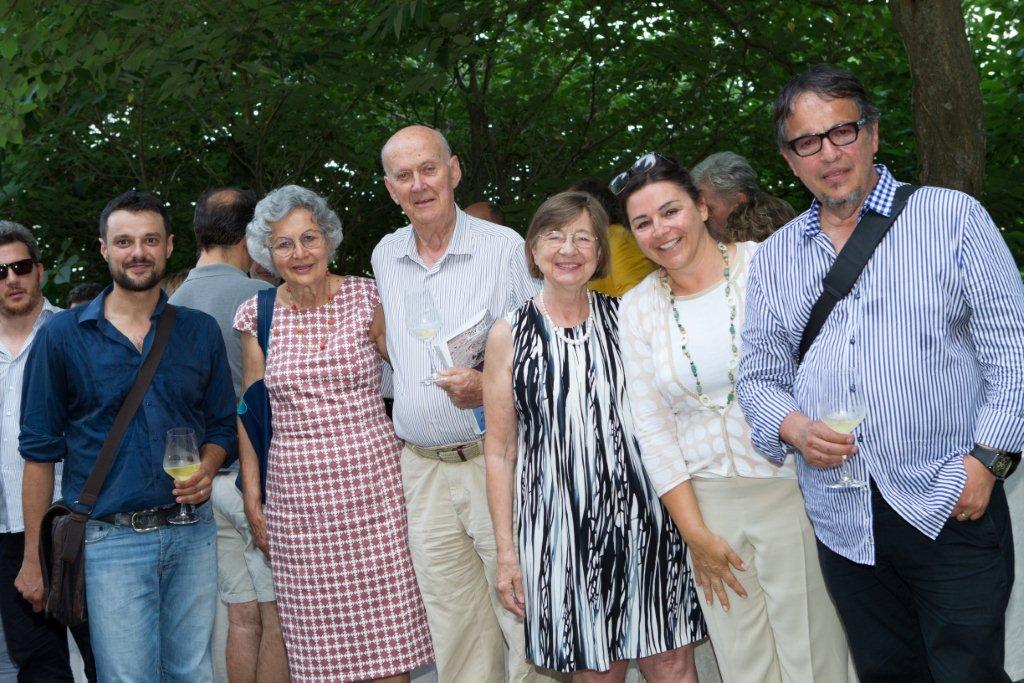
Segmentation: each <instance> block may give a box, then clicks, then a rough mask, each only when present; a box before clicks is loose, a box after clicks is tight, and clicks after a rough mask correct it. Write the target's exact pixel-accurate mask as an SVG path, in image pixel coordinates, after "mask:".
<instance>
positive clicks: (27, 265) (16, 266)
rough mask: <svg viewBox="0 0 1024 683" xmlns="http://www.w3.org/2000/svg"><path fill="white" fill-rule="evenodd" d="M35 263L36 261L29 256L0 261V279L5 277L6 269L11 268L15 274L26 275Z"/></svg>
mask: <svg viewBox="0 0 1024 683" xmlns="http://www.w3.org/2000/svg"><path fill="white" fill-rule="evenodd" d="M35 265H36V262H35V261H33V260H32V259H30V258H23V259H21V260H20V261H14V262H13V263H0V280H6V279H7V270H8V269H10V270H13V271H14V274H15V275H28V274H29V273H31V272H32V268H33V267H34V266H35Z"/></svg>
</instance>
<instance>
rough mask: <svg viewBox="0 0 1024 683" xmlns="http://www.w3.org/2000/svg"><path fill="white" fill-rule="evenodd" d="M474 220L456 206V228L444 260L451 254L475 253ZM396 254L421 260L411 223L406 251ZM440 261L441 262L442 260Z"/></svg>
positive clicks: (399, 256) (442, 258)
mask: <svg viewBox="0 0 1024 683" xmlns="http://www.w3.org/2000/svg"><path fill="white" fill-rule="evenodd" d="M473 220H474V218H473V217H472V216H470V215H469V214H467V213H466V212H465V211H463V210H462V209H460V208H459V207H458V206H456V207H455V230H454V231H453V232H452V238H451V240H450V241H449V242H448V248H447V249H446V250H445V252H444V256H442V257H441V260H444V259H445V258H446V257H447V256H448V255H449V254H467V255H470V254H472V253H473V244H472V243H473V236H472V234H471V222H472V221H473ZM396 256H397V258H400V259H402V258H410V259H412V260H413V261H417V262H419V261H420V260H421V259H420V254H419V250H418V249H417V248H416V228H414V227H413V226H412V225H411V224H410V225H409V240H408V241H407V242H406V245H405V251H404V252H403V251H399V252H398V254H397V255H396ZM438 262H439V263H440V261H438Z"/></svg>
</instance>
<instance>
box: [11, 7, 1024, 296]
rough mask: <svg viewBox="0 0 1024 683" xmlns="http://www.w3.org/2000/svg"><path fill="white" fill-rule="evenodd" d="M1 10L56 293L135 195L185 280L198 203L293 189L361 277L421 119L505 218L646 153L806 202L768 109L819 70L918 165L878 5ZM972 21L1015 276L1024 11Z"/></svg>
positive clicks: (905, 91)
mask: <svg viewBox="0 0 1024 683" xmlns="http://www.w3.org/2000/svg"><path fill="white" fill-rule="evenodd" d="M0 12H4V10H0ZM5 12H6V13H3V14H0V214H2V215H4V217H9V218H12V219H14V220H19V221H21V222H23V223H26V224H29V225H35V226H38V231H39V234H40V236H41V239H42V242H43V244H44V248H45V253H46V258H47V264H48V266H49V267H50V274H51V279H50V282H49V283H48V284H47V293H48V295H50V296H54V297H57V298H58V299H60V298H62V296H63V294H64V292H65V291H66V288H67V287H68V286H69V285H70V284H71V283H74V282H78V281H81V280H85V279H93V280H100V281H105V280H106V268H105V265H104V264H102V263H101V262H100V261H99V259H98V257H97V255H96V254H97V246H96V237H97V231H96V220H97V217H98V215H99V212H100V210H101V208H102V207H103V205H104V204H105V203H106V202H107V201H108V200H109V199H110V198H112V197H113V196H114V195H115V194H117V193H119V192H121V191H123V190H125V189H128V188H130V187H135V188H139V189H146V190H150V191H153V192H155V193H157V194H159V195H160V196H161V197H163V198H164V199H165V200H166V201H167V202H168V204H169V206H170V211H171V216H172V221H173V223H174V225H175V226H176V235H175V239H176V243H177V251H176V253H175V256H174V258H173V261H172V264H171V269H172V270H176V269H180V268H185V267H188V266H189V265H191V264H192V262H193V261H194V257H195V253H194V245H193V240H192V235H191V230H190V226H191V213H192V206H193V201H194V200H195V198H197V197H198V196H199V195H200V194H201V193H202V192H203V191H204V190H206V189H208V188H209V187H213V186H220V185H243V186H249V187H252V188H254V189H255V190H257V191H258V192H265V191H267V190H269V189H272V188H274V187H277V186H279V185H282V184H285V183H298V184H302V185H306V186H308V187H311V188H313V189H315V190H316V191H317V192H320V193H322V194H323V195H325V196H326V197H327V198H328V200H329V201H330V203H331V204H332V206H334V207H335V208H336V210H337V211H338V213H339V215H340V216H341V217H342V221H343V223H344V225H345V231H346V239H345V241H344V243H343V245H342V248H341V251H340V253H339V257H338V261H339V262H338V263H337V264H336V265H337V267H338V268H339V269H340V270H343V271H346V272H356V273H366V272H368V270H369V254H370V252H371V250H372V248H373V246H374V245H375V244H376V242H377V240H378V239H379V238H380V237H381V236H382V235H383V234H384V233H386V232H388V231H390V230H392V229H394V228H395V227H397V226H399V225H402V224H404V223H405V221H404V218H403V216H402V215H401V213H400V212H399V211H398V209H397V207H395V206H394V205H393V204H392V202H391V201H390V199H389V198H388V196H387V193H386V192H385V190H384V187H383V183H382V182H381V168H380V165H379V150H380V147H381V145H382V144H383V143H384V141H385V140H386V139H387V138H388V136H389V135H390V134H391V133H393V132H394V131H395V130H397V129H398V128H399V127H401V126H403V125H407V124H410V123H419V122H424V123H429V124H431V125H435V126H437V127H438V128H440V129H442V130H443V131H444V132H445V133H446V134H447V136H448V137H449V140H450V141H451V143H452V147H453V149H454V150H455V152H456V153H457V154H458V155H459V156H460V159H461V160H462V162H463V169H464V181H463V184H462V186H461V187H460V188H459V191H458V199H459V201H460V202H462V203H468V202H471V201H475V200H478V199H489V200H492V201H496V202H497V203H499V204H500V205H501V206H502V207H503V209H504V210H505V213H506V215H507V216H508V217H509V220H510V223H511V224H512V225H514V226H520V227H522V226H524V225H525V224H526V222H527V221H528V219H529V216H530V213H531V212H532V211H533V209H534V208H535V207H536V206H537V204H538V203H539V202H540V201H541V200H542V199H543V198H544V197H545V196H547V195H549V194H551V193H552V192H555V191H558V190H560V189H562V188H564V187H565V186H566V185H568V184H569V183H571V182H573V181H574V180H576V179H578V178H580V177H584V176H590V175H595V176H598V177H604V178H607V177H610V176H611V175H612V174H613V173H614V172H617V171H619V170H621V169H622V168H623V167H625V166H627V165H628V164H630V163H631V162H632V160H633V159H635V158H636V157H637V156H639V155H640V154H643V153H644V152H646V151H648V150H650V149H658V150H662V151H664V152H667V153H670V154H672V155H673V156H675V157H676V158H678V159H679V160H680V161H682V162H684V163H688V164H692V163H694V162H696V161H698V160H699V159H701V158H703V157H704V156H706V155H707V154H709V153H711V152H714V151H719V150H723V149H731V150H734V151H737V152H739V153H741V154H743V155H744V156H747V157H748V158H749V159H750V160H751V162H752V163H753V164H754V166H755V167H756V168H758V169H759V171H760V173H761V177H762V182H763V184H764V185H765V186H766V187H767V188H769V189H770V190H771V191H773V192H775V193H776V194H780V195H782V196H785V197H786V198H788V199H789V200H790V201H791V202H792V203H793V204H794V206H798V207H799V206H804V205H806V204H807V202H808V200H809V198H808V196H807V194H806V192H805V191H804V190H803V188H802V186H801V185H800V184H799V183H798V182H797V181H796V179H795V178H793V177H792V175H791V174H790V173H789V171H788V169H786V167H785V164H784V163H783V162H782V160H781V158H780V157H779V155H778V152H777V150H776V148H775V146H774V142H773V135H772V129H771V121H770V107H771V100H772V98H773V96H774V93H775V92H777V90H778V89H779V87H781V85H782V83H784V82H785V80H786V79H788V78H789V77H790V76H791V75H792V74H794V73H796V72H798V71H799V70H801V69H803V68H806V67H807V66H809V65H810V64H813V63H817V62H822V61H826V62H832V63H837V64H842V65H846V66H849V67H850V68H853V69H854V70H855V71H857V72H858V73H859V74H860V76H861V77H862V79H863V80H864V81H865V83H867V84H868V85H869V87H871V88H872V89H873V90H874V92H875V94H876V97H877V99H878V101H879V105H880V107H881V108H882V110H883V112H884V116H883V119H882V140H883V145H882V149H881V151H880V155H879V156H880V158H881V160H882V161H884V162H885V163H887V164H888V165H889V166H890V168H892V170H893V172H894V173H895V174H896V175H897V176H898V177H902V178H914V177H916V175H917V156H916V148H917V144H916V142H915V135H914V118H913V110H912V105H911V97H910V93H911V87H912V86H911V83H912V79H911V74H910V68H909V62H908V58H907V53H906V51H905V49H904V46H903V44H902V43H901V41H900V38H899V35H898V34H897V32H896V30H895V28H894V24H893V17H892V16H891V15H890V14H889V9H888V7H887V6H886V5H884V4H881V3H874V2H863V1H854V2H838V1H836V2H831V1H828V0H817V1H808V2H795V3H777V2H774V1H769V0H746V1H744V2H738V1H728V2H727V1H725V0H703V1H696V0H695V1H692V2H683V1H682V0H680V1H678V2H658V3H652V2H648V1H644V2H640V1H638V0H621V1H620V2H615V3H600V4H598V3H594V2H583V1H582V0H550V1H546V2H540V1H531V0H522V1H519V2H510V1H507V0H506V1H502V0H492V1H486V2H485V1H483V0H435V1H433V2H430V3H427V2H424V1H423V0H393V1H392V2H387V3H379V2H366V1H365V0H355V1H353V2H350V3H344V4H342V3H334V2H323V1H320V2H312V1H303V2H278V1H273V0H239V1H237V2H232V3H213V2H204V1H200V2H194V3H162V2H141V1H136V2H113V1H111V0H96V1H94V2H90V3H80V2H70V1H67V0H65V1H62V2H51V3H34V2H28V1H26V0H13V1H12V2H9V3H8V5H7V8H6V10H5ZM964 18H965V30H966V33H967V35H968V37H969V40H970V46H971V51H972V53H973V55H974V59H975V60H976V64H977V69H978V74H979V75H980V89H981V96H982V102H983V104H984V121H985V133H986V137H987V142H988V150H989V152H988V155H987V163H986V181H985V191H984V192H983V195H982V199H983V201H985V203H986V205H987V206H988V207H989V208H990V209H991V210H992V213H993V215H994V216H995V217H996V219H997V221H998V222H999V223H1000V225H1002V226H1003V227H1004V228H1005V229H1006V230H1007V233H1006V234H1007V238H1008V241H1010V243H1011V245H1015V247H1014V248H1015V249H1016V254H1017V256H1018V258H1019V259H1021V260H1022V262H1024V239H1021V238H1022V237H1024V222H1022V219H1021V218H1020V217H1019V212H1018V207H1019V206H1020V201H1019V200H1020V196H1019V195H1020V191H1019V190H1018V189H1017V188H1018V185H1019V182H1018V181H1017V178H1018V177H1019V176H1020V173H1021V170H1022V169H1021V165H1022V162H1021V158H1020V157H1021V142H1020V135H1019V131H1018V127H1019V122H1020V120H1022V119H1024V117H1022V113H1024V112H1022V111H1021V109H1022V107H1024V99H1022V96H1021V88H1020V84H1021V78H1022V75H1021V74H1022V73H1024V70H1022V69H1021V65H1020V56H1021V54H1022V50H1024V45H1022V40H1024V39H1022V37H1021V32H1020V9H1019V7H1018V5H1017V3H1015V2H1012V1H1011V0H991V1H989V2H977V1H972V2H968V3H966V4H965V12H964ZM948 143H949V145H951V146H955V145H957V144H959V143H960V141H958V140H950V141H949V142H948Z"/></svg>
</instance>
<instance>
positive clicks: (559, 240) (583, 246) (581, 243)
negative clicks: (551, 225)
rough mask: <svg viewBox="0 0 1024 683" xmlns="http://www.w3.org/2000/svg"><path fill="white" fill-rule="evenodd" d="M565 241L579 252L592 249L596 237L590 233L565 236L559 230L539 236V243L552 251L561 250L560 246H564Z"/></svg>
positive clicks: (595, 242) (580, 232)
mask: <svg viewBox="0 0 1024 683" xmlns="http://www.w3.org/2000/svg"><path fill="white" fill-rule="evenodd" d="M566 241H570V242H572V245H573V246H574V247H576V248H577V249H579V250H580V251H586V250H588V249H593V248H594V246H595V245H596V244H597V235H595V234H594V233H592V232H584V231H579V232H574V233H572V235H566V234H565V233H564V232H562V231H561V230H548V231H547V232H545V233H544V234H543V235H541V236H540V243H541V244H542V245H544V246H545V247H549V248H552V249H554V248H559V249H561V247H562V245H563V244H565V243H566Z"/></svg>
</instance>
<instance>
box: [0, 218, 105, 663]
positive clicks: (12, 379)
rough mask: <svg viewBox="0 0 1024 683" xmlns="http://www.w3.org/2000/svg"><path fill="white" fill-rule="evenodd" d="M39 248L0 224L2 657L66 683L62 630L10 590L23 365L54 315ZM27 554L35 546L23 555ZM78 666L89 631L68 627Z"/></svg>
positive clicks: (18, 518)
mask: <svg viewBox="0 0 1024 683" xmlns="http://www.w3.org/2000/svg"><path fill="white" fill-rule="evenodd" d="M39 261H40V253H39V244H38V243H37V242H36V238H35V237H34V236H33V235H32V233H31V232H30V231H29V230H28V229H27V228H25V227H24V226H21V225H19V224H17V223H12V222H10V221H0V465H2V467H0V615H2V617H3V627H4V628H3V630H4V634H5V635H6V641H7V651H8V653H9V654H10V657H11V659H12V660H13V661H14V663H15V664H16V665H17V667H18V671H19V675H18V680H19V681H22V682H25V681H41V682H47V683H48V682H50V681H69V682H70V681H74V678H73V677H72V674H71V665H70V659H69V654H68V638H67V629H66V628H65V627H64V625H63V624H61V623H59V622H58V621H57V620H55V619H48V618H46V616H45V615H44V614H43V613H42V612H40V611H39V610H33V606H32V605H31V604H29V602H27V601H26V600H25V599H24V598H22V596H21V594H20V593H19V592H18V590H17V588H15V585H14V581H15V578H16V577H17V576H18V571H19V570H20V569H21V565H22V561H23V559H24V557H25V523H24V520H23V518H22V514H21V479H22V472H23V471H24V466H25V461H24V460H22V458H21V455H20V454H19V453H18V433H19V430H20V428H19V426H18V422H19V420H20V418H21V384H22V378H23V375H24V372H25V359H27V358H28V353H29V349H30V348H32V342H33V341H34V340H35V337H36V330H38V329H39V328H40V327H41V326H42V325H43V324H44V323H46V322H47V321H48V320H49V319H50V318H51V317H52V316H53V314H54V313H55V312H57V311H59V310H60V309H59V308H57V307H56V306H54V305H53V304H51V303H50V302H49V301H47V300H46V299H45V298H44V297H43V290H42V286H43V264H42V263H40V262H39ZM60 474H61V472H60V465H58V466H57V467H56V468H55V473H54V487H53V490H52V491H51V492H50V493H49V495H50V498H51V500H52V499H54V498H56V497H57V496H58V495H59V493H60ZM29 550H30V551H31V552H35V548H30V549H29ZM72 633H73V634H74V636H75V640H76V642H77V643H78V647H79V649H80V650H81V652H82V654H83V657H84V659H85V663H86V670H87V672H88V674H89V680H93V681H94V680H96V671H95V667H94V666H93V662H92V651H91V650H90V649H89V625H88V624H87V623H85V624H81V625H79V626H76V627H75V628H73V629H72Z"/></svg>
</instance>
